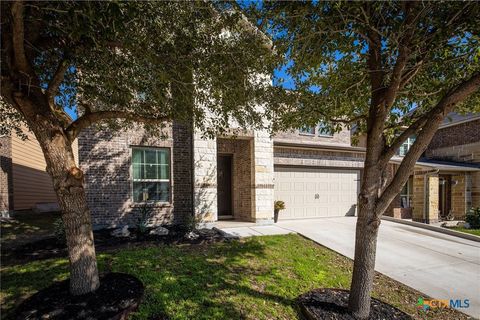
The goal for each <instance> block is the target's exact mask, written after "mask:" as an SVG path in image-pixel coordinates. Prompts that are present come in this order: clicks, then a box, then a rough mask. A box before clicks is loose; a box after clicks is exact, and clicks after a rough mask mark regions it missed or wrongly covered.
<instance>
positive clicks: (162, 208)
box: [79, 122, 365, 228]
mask: <svg viewBox="0 0 480 320" xmlns="http://www.w3.org/2000/svg"><path fill="white" fill-rule="evenodd" d="M166 130H167V132H166V134H167V135H168V138H167V139H164V140H162V139H158V138H149V137H147V136H146V135H145V134H144V132H143V131H142V130H131V131H128V132H119V133H111V132H104V131H95V130H94V129H89V130H87V131H86V132H85V133H84V134H82V135H81V136H80V137H79V158H80V166H81V169H82V170H83V171H84V173H85V182H86V189H87V198H88V202H89V206H90V209H91V212H92V219H93V223H94V225H95V227H97V228H100V227H113V226H118V225H122V224H131V223H134V222H135V220H136V214H135V213H136V212H138V211H139V210H140V209H139V208H140V207H141V206H142V204H143V203H145V202H148V203H149V204H150V205H151V206H153V208H154V217H153V219H152V220H153V221H152V222H153V223H157V224H162V223H177V222H181V221H184V220H185V219H186V217H187V216H188V215H192V214H194V215H195V216H196V217H197V219H199V220H202V221H203V222H205V223H211V222H215V221H217V220H222V219H235V220H239V221H250V222H256V223H259V224H266V223H271V222H272V219H273V204H274V200H283V201H285V204H286V210H285V211H282V214H281V219H305V218H317V217H328V216H345V215H354V214H355V209H356V203H357V195H358V192H359V181H360V174H361V170H362V166H363V158H364V150H365V149H364V148H361V147H354V146H352V145H351V139H350V131H349V130H348V129H345V130H343V131H341V132H339V133H331V132H329V131H328V130H327V129H325V128H324V126H322V125H318V126H317V127H315V128H304V129H302V130H295V131H292V132H286V133H281V134H278V135H276V136H275V137H273V138H272V137H270V136H269V134H268V133H267V132H265V131H248V132H245V131H242V132H240V133H238V132H237V133H236V135H235V138H233V137H232V136H221V137H217V138H215V139H207V140H206V139H202V138H201V137H200V135H199V134H196V133H193V132H192V130H191V128H190V127H189V126H185V125H182V124H179V123H175V122H174V123H173V125H172V126H170V127H169V128H167V129H166Z"/></svg>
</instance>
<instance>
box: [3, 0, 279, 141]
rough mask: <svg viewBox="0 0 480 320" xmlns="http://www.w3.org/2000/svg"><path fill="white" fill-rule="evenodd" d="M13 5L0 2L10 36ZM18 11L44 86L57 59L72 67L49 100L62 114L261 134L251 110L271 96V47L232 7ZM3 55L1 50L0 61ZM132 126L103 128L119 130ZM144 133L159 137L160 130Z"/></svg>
mask: <svg viewBox="0 0 480 320" xmlns="http://www.w3.org/2000/svg"><path fill="white" fill-rule="evenodd" d="M10 5H11V3H2V33H4V34H11V33H12V30H11V27H10V22H11V20H12V17H11V16H10V14H9V12H10ZM24 11H25V12H24V23H25V30H27V31H26V33H25V38H26V39H25V43H26V50H27V54H28V57H29V58H30V57H31V62H32V65H33V66H34V69H35V71H36V74H37V75H38V78H39V79H40V83H41V85H42V87H45V88H46V87H47V85H48V83H49V81H50V80H51V79H52V77H53V75H54V73H55V71H56V70H57V68H58V66H59V65H60V64H61V62H62V61H64V62H65V63H67V65H68V66H69V67H68V68H67V71H66V72H65V73H64V80H63V82H62V85H61V90H59V92H58V94H57V96H56V98H55V101H56V104H57V105H58V106H59V108H60V109H64V108H69V107H72V106H77V107H78V110H79V112H80V113H81V114H83V113H85V112H96V111H106V110H109V111H124V112H133V113H135V114H136V115H137V116H142V117H151V118H165V119H178V120H182V121H191V120H194V123H195V125H196V126H197V127H198V128H199V129H200V130H201V132H203V133H205V134H207V135H212V134H214V133H215V132H217V131H218V132H222V131H225V130H226V129H227V127H228V123H229V122H231V121H232V120H235V121H236V122H237V123H238V124H239V126H241V127H251V128H258V127H262V126H263V118H264V117H266V116H268V114H267V113H264V112H263V111H262V110H259V109H258V105H260V104H263V103H266V102H268V101H269V99H270V97H271V92H270V90H271V86H270V81H269V76H270V75H271V74H272V72H273V67H274V64H272V63H271V59H272V57H273V56H272V54H271V53H272V51H271V48H270V46H269V45H270V44H269V40H268V39H267V38H266V37H265V36H264V35H263V34H261V33H259V32H258V31H257V30H255V29H254V28H252V26H251V25H250V24H249V22H248V21H247V20H246V19H245V18H244V16H243V15H242V14H241V13H240V12H239V11H238V10H235V8H234V4H233V3H228V2H208V1H189V2H179V1H164V2H156V1H140V2H134V1H90V2H89V1H79V2H76V1H51V2H49V1H33V2H28V3H26V4H25V10H24ZM8 39H9V37H4V40H5V41H7V40H8ZM2 41H3V40H2ZM2 44H3V42H2ZM3 47H6V46H5V45H4V46H3ZM8 48H10V47H8ZM9 54H11V52H10V51H9V50H2V61H10V60H11V59H12V56H9ZM3 66H4V64H3V62H2V76H4V75H5V76H8V74H6V73H5V72H8V68H3ZM5 66H7V65H5ZM4 73H5V74H4ZM259 75H264V76H263V78H262V77H259ZM6 79H7V78H5V80H6ZM2 84H3V78H2ZM3 94H4V92H3V90H2V95H3ZM10 100H12V99H10ZM7 101H9V99H4V100H2V102H1V105H2V108H3V107H5V109H6V108H8V107H9V103H7ZM2 110H3V109H2ZM13 113H14V114H13V115H10V114H7V118H4V117H2V119H1V121H2V128H5V131H9V130H7V129H6V128H7V125H9V126H10V127H12V126H14V123H13V121H12V119H14V118H15V117H17V118H18V117H19V116H20V115H19V113H18V112H17V111H14V112H13ZM192 118H193V119H192ZM132 120H135V119H128V120H121V121H119V120H109V121H108V122H107V123H108V125H109V126H110V127H111V128H114V129H119V128H126V127H128V126H130V125H131V122H132ZM145 127H146V128H147V129H153V130H152V132H156V133H158V132H159V130H158V128H159V127H160V126H159V124H158V123H146V124H145Z"/></svg>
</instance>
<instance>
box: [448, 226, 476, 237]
mask: <svg viewBox="0 0 480 320" xmlns="http://www.w3.org/2000/svg"><path fill="white" fill-rule="evenodd" d="M449 229H451V230H455V231H459V232H463V233H469V234H473V235H475V236H479V237H480V229H466V228H461V227H449Z"/></svg>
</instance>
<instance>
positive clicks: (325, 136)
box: [318, 134, 333, 138]
mask: <svg viewBox="0 0 480 320" xmlns="http://www.w3.org/2000/svg"><path fill="white" fill-rule="evenodd" d="M318 137H319V138H333V136H330V135H328V134H319V135H318Z"/></svg>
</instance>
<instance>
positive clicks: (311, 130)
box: [298, 122, 333, 137]
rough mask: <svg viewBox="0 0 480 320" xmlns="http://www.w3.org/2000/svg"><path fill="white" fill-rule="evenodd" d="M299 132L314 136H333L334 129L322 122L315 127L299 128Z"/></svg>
mask: <svg viewBox="0 0 480 320" xmlns="http://www.w3.org/2000/svg"><path fill="white" fill-rule="evenodd" d="M298 132H299V133H300V134H301V135H309V136H314V135H317V136H319V137H333V131H332V130H331V129H330V128H329V127H328V126H327V125H326V124H325V123H324V122H320V123H319V124H318V125H316V126H315V127H308V126H305V127H302V128H300V129H298Z"/></svg>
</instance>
